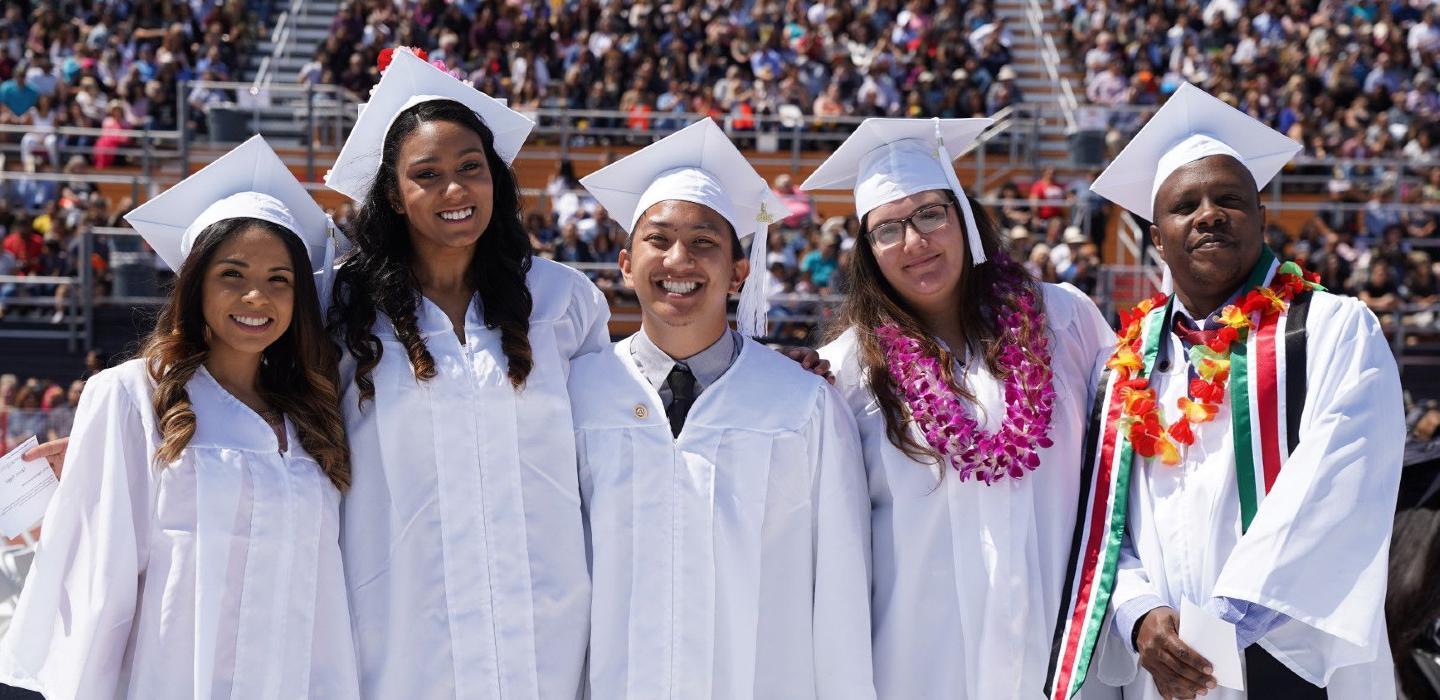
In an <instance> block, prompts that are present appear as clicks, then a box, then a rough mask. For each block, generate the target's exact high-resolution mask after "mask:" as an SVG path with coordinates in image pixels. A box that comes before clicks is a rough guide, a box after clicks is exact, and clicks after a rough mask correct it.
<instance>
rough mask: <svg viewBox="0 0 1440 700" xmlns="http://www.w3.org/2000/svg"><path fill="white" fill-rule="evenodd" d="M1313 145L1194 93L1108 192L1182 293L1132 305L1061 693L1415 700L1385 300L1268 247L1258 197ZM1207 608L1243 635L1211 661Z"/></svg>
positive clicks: (1095, 470) (1165, 118)
mask: <svg viewBox="0 0 1440 700" xmlns="http://www.w3.org/2000/svg"><path fill="white" fill-rule="evenodd" d="M1299 150H1300V144H1298V143H1295V142H1294V141H1292V140H1290V139H1289V138H1286V137H1285V136H1284V135H1282V134H1280V133H1278V132H1276V131H1274V130H1273V129H1270V128H1269V127H1267V126H1265V125H1264V124H1262V123H1260V122H1258V121H1256V120H1254V119H1253V118H1251V117H1249V116H1247V115H1245V114H1243V113H1241V112H1240V111H1238V110H1236V109H1234V108H1232V107H1230V106H1229V105H1226V104H1225V103H1223V102H1221V101H1220V100H1218V99H1216V98H1214V97H1212V96H1210V95H1208V94H1206V93H1205V92H1204V91H1202V90H1200V89H1199V88H1196V87H1194V86H1192V85H1189V84H1186V85H1183V86H1181V87H1180V89H1179V90H1177V91H1176V92H1175V94H1174V95H1173V96H1172V97H1171V98H1170V100H1169V101H1168V102H1166V103H1165V105H1164V106H1163V107H1162V108H1161V109H1160V110H1159V111H1158V112H1156V114H1155V115H1154V116H1153V117H1152V118H1151V119H1150V121H1149V122H1148V123H1147V124H1146V126H1145V127H1144V128H1143V129H1142V130H1141V131H1140V133H1138V134H1136V136H1135V138H1134V140H1132V141H1131V142H1130V144H1129V145H1127V146H1126V147H1125V149H1124V150H1123V151H1122V152H1121V153H1120V155H1119V156H1118V157H1116V159H1115V161H1114V162H1113V163H1112V164H1111V165H1110V167H1109V168H1108V169H1106V171H1105V172H1104V173H1102V174H1101V176H1100V177H1099V179H1097V180H1096V181H1095V185H1094V187H1093V188H1094V190H1095V192H1097V193H1099V194H1101V195H1103V196H1105V197H1106V198H1108V199H1110V200H1111V201H1113V202H1115V203H1117V204H1119V205H1120V206H1122V207H1124V208H1125V209H1127V210H1129V211H1130V212H1131V213H1133V214H1134V215H1135V216H1136V217H1138V218H1140V219H1142V220H1145V221H1149V222H1152V223H1151V226H1150V237H1151V240H1152V242H1153V243H1154V244H1155V246H1156V248H1157V250H1158V251H1159V252H1160V255H1161V257H1162V258H1163V259H1164V261H1165V262H1166V265H1167V267H1168V268H1169V272H1170V276H1171V278H1172V279H1173V283H1174V288H1175V293H1174V294H1171V295H1167V296H1163V297H1160V298H1158V299H1153V300H1149V301H1146V302H1144V303H1142V304H1141V306H1140V307H1138V308H1137V309H1135V310H1133V311H1130V312H1126V313H1125V314H1124V315H1123V316H1122V323H1123V324H1124V326H1123V328H1122V330H1121V333H1120V335H1121V343H1120V344H1119V345H1118V346H1117V349H1116V351H1115V353H1114V355H1113V357H1112V358H1111V359H1110V360H1109V361H1107V371H1106V375H1105V377H1104V379H1103V380H1102V384H1101V386H1100V391H1099V392H1098V393H1099V394H1100V395H1101V400H1100V401H1099V402H1098V403H1097V404H1096V407H1095V413H1094V416H1095V427H1094V429H1093V432H1094V435H1095V437H1097V438H1098V439H1097V440H1096V442H1095V444H1093V445H1092V446H1091V449H1090V450H1089V454H1088V455H1087V463H1086V471H1087V474H1086V484H1085V492H1084V494H1083V496H1082V502H1081V509H1082V516H1081V518H1080V522H1081V527H1080V530H1081V531H1082V532H1081V536H1080V537H1078V538H1077V539H1076V549H1075V560H1074V563H1073V564H1072V566H1071V575H1070V576H1069V580H1068V582H1067V589H1068V590H1067V605H1066V611H1065V612H1064V614H1063V620H1062V623H1063V624H1062V627H1063V628H1062V629H1061V630H1059V632H1058V634H1057V643H1056V650H1057V658H1056V662H1055V666H1054V673H1053V674H1052V678H1051V687H1050V688H1049V691H1050V693H1051V696H1052V697H1054V698H1064V697H1067V696H1068V695H1071V694H1073V692H1074V690H1075V688H1076V687H1077V685H1078V683H1077V682H1076V677H1077V676H1079V675H1080V674H1081V670H1082V669H1084V668H1085V667H1086V666H1087V665H1088V666H1090V667H1092V669H1093V668H1094V667H1098V669H1099V673H1098V679H1099V680H1100V681H1103V682H1105V683H1110V684H1115V685H1123V686H1124V690H1125V697H1127V698H1130V697H1135V698H1161V697H1166V698H1169V697H1181V698H1187V697H1193V696H1194V695H1196V694H1198V693H1207V697H1211V698H1222V699H1225V698H1230V699H1238V698H1244V697H1254V698H1281V697H1283V698H1312V697H1329V698H1356V699H1359V698H1392V697H1395V686H1394V666H1393V663H1392V661H1391V657H1390V650H1389V647H1388V644H1387V642H1386V633H1385V615H1384V597H1385V580H1386V553H1387V551H1388V549H1389V542H1390V530H1391V523H1392V519H1393V517H1394V511H1395V499H1396V491H1397V488H1398V484H1399V478H1400V467H1401V458H1402V454H1401V453H1402V448H1403V446H1404V444H1405V426H1404V418H1403V416H1404V411H1403V407H1402V402H1401V396H1400V381H1399V374H1398V372H1397V371H1396V367H1395V361H1394V358H1393V357H1392V356H1391V352H1390V347H1389V343H1388V342H1387V340H1386V338H1385V336H1384V334H1383V333H1382V332H1381V330H1380V325H1379V323H1377V321H1376V319H1375V316H1374V315H1373V314H1371V313H1370V311H1369V310H1368V309H1366V307H1365V305H1364V304H1362V303H1361V302H1360V301H1358V300H1356V299H1354V298H1350V297H1343V296H1338V295H1334V294H1330V293H1328V292H1326V291H1324V290H1323V289H1322V288H1319V286H1318V285H1317V284H1316V283H1315V282H1314V280H1316V279H1318V278H1316V277H1314V276H1313V275H1310V274H1309V273H1305V272H1304V271H1302V270H1301V269H1300V268H1299V267H1298V266H1296V265H1295V264H1294V263H1292V262H1285V261H1282V260H1279V259H1277V258H1276V256H1275V254H1274V252H1273V251H1271V250H1270V249H1269V248H1268V247H1267V246H1266V245H1265V243H1264V237H1263V234H1264V230H1265V216H1266V212H1265V207H1264V206H1262V205H1261V204H1260V195H1259V189H1260V188H1262V187H1264V186H1265V185H1266V184H1267V183H1268V182H1269V181H1270V179H1271V178H1272V177H1274V176H1275V174H1276V173H1277V172H1279V170H1280V169H1281V168H1282V167H1284V165H1285V164H1286V163H1287V162H1289V160H1290V159H1291V158H1292V157H1294V155H1295V154H1296V153H1297V152H1299ZM1187 605H1193V606H1194V607H1193V608H1190V612H1188V613H1183V614H1182V612H1181V610H1182V609H1184V608H1186V607H1187ZM1185 615H1200V616H1204V617H1208V618H1219V620H1213V621H1212V624H1213V625H1218V626H1221V627H1222V628H1223V627H1224V626H1225V625H1226V624H1227V623H1228V624H1232V625H1233V630H1234V631H1233V642H1231V641H1230V633H1229V631H1228V630H1222V631H1223V632H1224V635H1225V636H1224V637H1222V639H1221V640H1219V641H1218V642H1217V643H1216V644H1217V645H1216V646H1213V647H1207V648H1208V649H1209V652H1208V653H1210V654H1211V656H1212V657H1215V658H1208V657H1206V656H1205V655H1204V654H1202V653H1201V652H1200V651H1199V650H1197V649H1195V648H1193V647H1191V646H1190V645H1189V644H1187V643H1186V642H1184V641H1182V640H1181V639H1180V637H1179V631H1178V630H1179V626H1180V624H1182V623H1183V622H1184V620H1183V619H1182V618H1184V617H1185ZM1191 641H1196V640H1195V639H1194V638H1193V637H1192V638H1191ZM1197 643H1198V642H1197ZM1232 643H1233V646H1232V645H1231V644H1232ZM1097 647H1098V649H1097ZM1092 653H1093V654H1094V655H1095V656H1094V658H1093V660H1092V658H1091V655H1092ZM1222 655H1223V658H1228V659H1230V660H1233V661H1235V662H1236V663H1238V664H1239V665H1240V666H1241V667H1242V669H1243V670H1242V674H1241V675H1242V678H1241V679H1240V680H1239V682H1236V683H1235V684H1236V685H1242V686H1243V687H1244V690H1240V689H1238V688H1235V687H1224V686H1218V682H1219V676H1220V675H1221V674H1220V673H1219V671H1218V670H1216V669H1217V668H1218V667H1219V665H1218V664H1217V662H1216V659H1217V658H1222ZM1090 676H1091V681H1090V682H1089V684H1087V685H1086V686H1085V688H1089V687H1091V685H1093V684H1094V683H1095V679H1096V676H1097V674H1096V673H1095V672H1094V671H1093V670H1092V672H1091V673H1090Z"/></svg>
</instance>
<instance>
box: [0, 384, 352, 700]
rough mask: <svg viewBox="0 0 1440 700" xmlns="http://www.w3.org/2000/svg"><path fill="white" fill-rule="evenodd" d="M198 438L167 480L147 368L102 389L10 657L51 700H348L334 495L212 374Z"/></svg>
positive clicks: (197, 401) (69, 468)
mask: <svg viewBox="0 0 1440 700" xmlns="http://www.w3.org/2000/svg"><path fill="white" fill-rule="evenodd" d="M185 388H186V391H187V392H188V393H189V395H190V402H191V404H192V406H193V407H194V411H195V423H196V428H195V436H194V437H193V438H192V439H191V441H190V444H189V446H187V447H186V448H185V450H184V452H182V453H181V456H180V459H178V460H176V461H175V462H173V463H170V464H168V465H164V466H160V467H157V466H155V465H154V462H153V457H154V454H155V451H156V450H157V449H158V448H159V446H160V442H161V439H160V434H159V432H158V430H157V429H156V423H155V413H154V409H153V407H152V403H151V396H152V391H153V388H152V385H151V382H150V379H149V377H148V375H147V373H146V369H145V364H144V360H131V361H130V362H127V363H125V364H122V365H120V366H119V367H115V368H113V369H109V370H106V371H104V372H101V373H99V374H97V375H95V377H94V378H92V379H91V380H90V382H89V383H88V384H86V385H85V393H84V395H83V396H82V397H81V399H80V406H79V408H78V409H77V411H76V414H75V427H74V431H73V432H72V433H71V442H70V448H69V451H68V453H67V454H66V457H65V468H64V471H63V474H64V478H62V479H61V480H60V487H59V489H58V490H57V491H56V493H55V496H54V499H53V500H52V501H51V503H50V506H49V509H48V510H47V512H46V514H45V520H44V527H45V532H44V536H43V537H42V539H41V542H40V547H39V551H38V552H37V553H36V556H35V563H34V566H33V568H32V569H31V570H30V575H29V578H28V579H27V581H26V583H25V590H24V591H23V592H22V593H21V597H20V604H19V607H18V609H17V610H16V613H15V618H14V621H13V622H12V623H11V626H10V630H9V632H8V634H6V636H5V639H4V641H3V643H0V681H3V682H5V683H8V684H10V685H15V686H20V687H25V688H30V689H34V690H37V691H39V692H41V693H43V694H44V695H45V697H46V698H47V699H48V700H66V699H69V698H97V699H98V698H103V699H107V700H108V699H109V698H115V697H126V698H136V699H137V700H138V699H143V700H157V699H168V698H176V699H179V698H236V699H237V700H239V699H242V698H243V699H248V698H342V699H348V698H354V697H356V695H357V694H358V692H359V691H358V686H357V683H358V681H357V673H356V665H355V652H354V643H353V641H352V639H351V634H350V617H349V614H348V612H349V611H348V609H347V606H346V602H345V584H344V577H343V570H342V568H341V565H340V545H339V508H340V493H339V491H337V490H336V489H335V487H334V486H333V485H332V484H331V483H330V480H329V479H328V478H327V477H326V476H325V474H324V473H323V472H322V471H321V470H320V466H319V465H318V464H316V462H315V460H314V459H312V458H311V457H310V456H309V455H308V454H306V453H305V450H304V448H303V447H301V445H300V440H299V437H298V436H297V435H296V433H295V428H294V426H293V425H291V424H290V423H289V421H286V433H287V442H288V444H289V449H288V451H287V452H285V453H283V454H282V453H281V452H280V451H279V443H278V442H277V441H276V438H275V432H274V431H273V430H272V429H271V428H270V426H269V425H268V424H266V423H265V421H264V419H262V418H261V417H260V416H259V415H258V414H256V413H255V412H254V411H252V410H251V409H250V408H249V407H247V406H245V405H244V404H242V403H240V401H239V400H238V399H236V398H235V397H233V396H231V395H230V394H229V393H228V392H226V391H225V390H224V389H222V388H221V387H220V385H219V384H218V383H216V381H215V380H214V378H212V377H211V376H210V374H209V373H208V372H206V371H205V369H204V368H203V367H202V368H201V369H200V370H198V371H197V372H196V373H195V376H194V377H193V378H191V380H190V382H189V383H188V384H186V387H185Z"/></svg>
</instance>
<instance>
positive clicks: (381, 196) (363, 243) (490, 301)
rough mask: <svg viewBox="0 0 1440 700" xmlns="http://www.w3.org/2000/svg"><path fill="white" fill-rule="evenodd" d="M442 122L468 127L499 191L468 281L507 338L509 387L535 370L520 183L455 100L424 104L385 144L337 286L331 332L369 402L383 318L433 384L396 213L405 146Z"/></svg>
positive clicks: (503, 345)
mask: <svg viewBox="0 0 1440 700" xmlns="http://www.w3.org/2000/svg"><path fill="white" fill-rule="evenodd" d="M435 121H444V122H451V123H453V124H457V125H459V126H463V127H466V128H468V129H470V130H471V131H474V132H475V133H476V134H478V135H479V136H480V140H481V141H482V142H483V143H484V148H485V162H486V164H487V165H488V166H489V168H490V177H491V180H492V181H493V183H494V193H495V194H494V201H493V206H494V211H493V212H492V213H491V215H490V224H489V226H488V227H487V228H486V229H485V232H484V233H483V234H482V235H481V236H480V240H479V241H478V242H477V243H476V245H475V253H474V256H473V257H472V258H471V259H470V269H469V270H468V272H467V277H468V281H469V283H470V287H471V288H472V289H474V290H475V291H477V292H478V293H479V294H480V305H481V308H482V309H484V313H485V325H486V327H488V328H499V329H500V349H501V351H502V352H503V353H504V354H505V359H506V361H507V363H508V369H507V372H508V374H509V378H510V384H511V385H512V386H513V387H515V388H517V389H518V388H520V387H522V386H524V384H525V379H526V377H528V376H530V369H531V368H532V367H533V366H534V362H533V360H532V358H531V357H530V335H529V334H530V311H531V309H532V308H533V306H534V299H533V298H532V297H531V295H530V288H529V286H527V285H526V283H525V277H526V274H527V273H529V271H530V255H531V250H530V236H529V234H527V233H525V228H524V226H523V225H522V223H521V220H520V191H519V189H518V188H517V186H516V184H515V174H514V173H513V172H512V171H511V170H510V166H508V165H506V164H505V161H504V160H502V159H501V158H500V155H499V154H498V153H497V152H496V151H495V137H494V135H493V134H492V133H491V131H490V128H489V127H487V126H486V125H485V122H484V121H482V120H481V119H480V117H478V116H477V115H476V114H475V112H473V111H471V110H470V108H469V107H466V106H465V105H463V104H460V103H459V102H454V101H451V100H432V101H429V102H422V103H420V104H418V105H415V106H414V107H411V108H409V109H407V110H405V111H404V112H401V113H400V114H399V116H397V117H396V118H395V122H394V123H393V124H392V125H391V126H390V131H389V132H388V133H387V134H386V135H385V143H384V145H383V147H382V150H381V158H380V170H379V172H378V173H376V175H375V182H374V183H373V184H371V186H370V191H369V192H368V193H367V195H366V197H365V200H364V201H363V202H361V204H360V208H359V210H358V211H357V212H356V214H355V223H354V225H353V226H352V227H351V230H350V231H349V232H348V235H349V237H350V240H351V241H352V242H354V244H355V249H354V251H353V252H352V253H351V254H350V255H349V256H348V257H347V258H346V260H345V263H344V264H343V265H342V266H341V268H340V272H339V274H338V275H337V276H336V284H335V298H334V305H333V306H332V307H331V314H330V332H331V333H332V334H334V335H335V337H338V338H343V339H344V344H345V348H346V349H347V350H349V351H350V354H351V355H352V356H354V358H355V385H356V386H357V387H358V388H359V389H360V400H361V401H362V402H364V401H366V400H370V399H373V398H374V397H375V383H374V381H373V380H372V379H371V377H370V374H371V372H372V371H373V370H374V369H375V367H376V366H377V365H379V364H380V356H381V354H382V353H383V347H382V346H381V344H380V339H379V338H378V337H376V336H375V334H374V333H373V332H371V329H372V327H373V326H374V325H375V319H376V314H377V312H383V313H384V314H385V316H386V317H387V318H389V319H390V323H391V324H392V325H393V326H394V328H395V337H396V339H398V340H399V341H400V343H401V344H402V345H404V346H405V354H406V355H407V356H408V358H409V360H410V365H411V367H412V368H413V369H414V371H415V378H416V379H419V380H422V381H424V380H429V379H433V378H434V377H435V374H436V372H435V359H434V358H433V357H432V356H431V355H430V350H429V349H428V348H427V347H426V346H425V340H424V339H423V338H421V337H420V328H419V325H418V323H417V321H416V318H415V313H416V310H417V309H418V308H419V306H420V291H419V290H420V282H419V280H418V279H417V278H416V277H415V268H414V262H415V261H414V257H415V248H414V246H413V245H412V244H411V242H410V236H409V233H408V231H409V224H408V222H407V221H406V219H405V215H404V214H402V213H399V212H397V211H395V210H394V208H392V207H391V205H390V203H391V202H393V201H398V200H399V184H398V176H397V173H396V169H395V159H396V158H397V157H398V156H399V153H400V147H401V145H402V144H404V142H405V139H406V138H409V136H410V135H411V134H413V133H415V130H416V129H418V128H419V127H420V125H421V124H425V123H429V122H435Z"/></svg>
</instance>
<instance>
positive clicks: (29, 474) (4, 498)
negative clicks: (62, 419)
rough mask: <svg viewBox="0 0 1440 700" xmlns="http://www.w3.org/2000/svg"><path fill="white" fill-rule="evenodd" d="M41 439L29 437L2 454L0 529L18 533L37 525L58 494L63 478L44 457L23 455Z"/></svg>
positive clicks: (6, 532) (0, 461) (5, 532)
mask: <svg viewBox="0 0 1440 700" xmlns="http://www.w3.org/2000/svg"><path fill="white" fill-rule="evenodd" d="M39 443H40V441H39V440H37V439H35V437H34V436H31V437H30V439H29V440H26V441H25V442H24V443H21V445H20V446H19V447H17V448H15V449H13V450H11V451H10V452H9V453H8V454H6V455H5V456H4V457H0V533H4V534H5V535H6V536H7V537H15V536H17V535H19V534H20V533H23V532H25V531H27V530H29V529H30V528H31V527H34V526H35V524H36V523H38V522H40V519H41V518H43V517H45V507H46V506H48V505H50V497H51V496H53V495H55V487H57V486H59V485H60V480H59V479H56V478H55V472H54V471H52V470H51V469H50V464H49V463H48V462H46V461H45V460H44V459H36V460H31V461H25V460H23V459H21V458H20V455H22V454H24V453H25V452H26V451H27V450H29V449H30V448H32V447H35V446H36V445H38V444H39Z"/></svg>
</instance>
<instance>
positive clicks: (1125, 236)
mask: <svg viewBox="0 0 1440 700" xmlns="http://www.w3.org/2000/svg"><path fill="white" fill-rule="evenodd" d="M1119 231H1120V235H1119V236H1118V238H1119V239H1120V246H1121V248H1123V249H1124V251H1125V252H1127V253H1129V254H1130V257H1131V259H1133V260H1134V261H1135V264H1136V265H1139V266H1140V270H1141V273H1142V274H1143V275H1145V279H1146V281H1148V282H1150V284H1152V285H1154V287H1155V288H1156V289H1162V290H1163V289H1165V287H1166V284H1165V277H1166V275H1165V261H1164V260H1163V259H1161V257H1160V253H1159V252H1158V251H1156V250H1155V247H1154V246H1149V245H1146V244H1145V241H1146V238H1147V237H1148V236H1147V233H1146V232H1145V230H1144V228H1143V227H1141V226H1140V222H1139V221H1136V220H1135V217H1134V215H1132V214H1131V213H1130V212H1128V211H1122V212H1120V226H1119Z"/></svg>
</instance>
